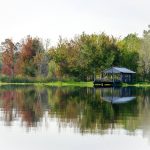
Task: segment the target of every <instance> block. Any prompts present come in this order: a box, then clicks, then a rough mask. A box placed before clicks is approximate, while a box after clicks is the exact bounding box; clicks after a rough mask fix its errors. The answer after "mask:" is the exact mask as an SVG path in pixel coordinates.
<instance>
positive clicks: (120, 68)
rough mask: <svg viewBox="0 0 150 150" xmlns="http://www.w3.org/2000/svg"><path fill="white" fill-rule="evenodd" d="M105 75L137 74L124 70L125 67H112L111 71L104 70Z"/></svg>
mask: <svg viewBox="0 0 150 150" xmlns="http://www.w3.org/2000/svg"><path fill="white" fill-rule="evenodd" d="M104 73H107V74H113V73H127V74H133V73H136V72H134V71H132V70H130V69H127V68H123V67H111V68H109V69H106V70H104Z"/></svg>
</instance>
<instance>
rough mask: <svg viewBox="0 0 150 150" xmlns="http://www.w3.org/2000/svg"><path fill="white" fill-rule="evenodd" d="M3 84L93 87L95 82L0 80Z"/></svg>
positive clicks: (0, 83) (0, 84)
mask: <svg viewBox="0 0 150 150" xmlns="http://www.w3.org/2000/svg"><path fill="white" fill-rule="evenodd" d="M2 85H35V86H57V87H61V86H76V87H77V86H78V87H93V82H75V81H68V82H61V81H54V82H48V83H6V82H0V86H2Z"/></svg>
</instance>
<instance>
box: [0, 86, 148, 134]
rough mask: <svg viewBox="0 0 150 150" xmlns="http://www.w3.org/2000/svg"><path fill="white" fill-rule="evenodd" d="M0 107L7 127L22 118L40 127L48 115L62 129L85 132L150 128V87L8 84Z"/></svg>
mask: <svg viewBox="0 0 150 150" xmlns="http://www.w3.org/2000/svg"><path fill="white" fill-rule="evenodd" d="M0 110H1V116H0V119H1V122H3V123H4V125H6V126H11V125H12V124H13V122H15V121H18V122H19V123H20V124H21V126H23V127H24V126H25V127H27V128H30V127H35V128H36V127H39V126H42V125H43V120H44V119H43V118H45V117H46V119H47V120H48V119H49V120H51V119H55V120H56V121H57V124H58V128H61V129H63V128H66V127H69V128H73V129H74V131H75V132H80V133H82V134H84V133H93V134H94V133H100V134H105V133H107V132H108V130H115V129H120V128H123V129H125V130H126V131H127V132H128V134H134V132H135V131H136V130H137V129H143V130H144V129H146V130H149V128H148V126H149V125H150V122H149V121H148V120H147V117H150V115H149V114H150V89H145V88H131V87H129V88H113V89H112V88H96V89H95V88H79V87H49V88H44V87H42V88H41V87H39V88H37V87H34V86H27V87H26V86H25V87H24V86H21V87H16V86H15V87H14V86H13V87H12V86H9V87H8V86H4V87H1V89H0ZM46 113H47V114H48V115H47V116H46V115H45V114H46ZM20 120H21V121H20ZM147 128H148V129H147Z"/></svg>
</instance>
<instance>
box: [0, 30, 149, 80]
mask: <svg viewBox="0 0 150 150" xmlns="http://www.w3.org/2000/svg"><path fill="white" fill-rule="evenodd" d="M0 60H1V62H0V71H1V80H2V79H3V78H8V79H14V78H19V79H20V80H21V79H23V78H24V79H32V80H39V81H45V80H49V81H51V80H75V81H90V80H93V79H94V76H95V75H97V76H100V75H101V72H102V71H103V70H104V69H106V68H109V67H111V66H122V67H127V68H129V69H131V70H133V71H135V72H137V76H136V77H137V80H138V81H148V80H150V28H149V29H148V30H144V31H143V36H142V37H139V36H137V34H129V35H128V36H126V37H125V38H123V39H118V38H115V37H113V36H109V35H106V34H105V33H101V34H90V35H89V34H86V33H82V34H81V35H78V36H76V37H74V38H73V39H71V40H67V39H62V38H61V37H60V38H59V41H58V43H57V45H56V46H49V41H47V42H43V41H42V39H40V38H37V37H36V38H33V37H30V36H28V37H26V38H25V39H23V40H22V41H21V42H18V43H15V42H13V40H12V39H6V40H5V41H4V42H2V43H1V59H0Z"/></svg>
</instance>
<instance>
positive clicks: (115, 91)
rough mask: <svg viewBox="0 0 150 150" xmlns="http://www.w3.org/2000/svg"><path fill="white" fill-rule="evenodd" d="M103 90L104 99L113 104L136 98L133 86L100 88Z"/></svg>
mask: <svg viewBox="0 0 150 150" xmlns="http://www.w3.org/2000/svg"><path fill="white" fill-rule="evenodd" d="M100 90H101V91H102V98H103V100H104V101H107V102H110V103H112V104H120V103H127V102H129V101H132V100H135V99H136V97H135V96H133V94H132V93H133V92H132V91H133V89H132V88H131V87H122V88H111V89H105V88H104V89H100Z"/></svg>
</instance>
